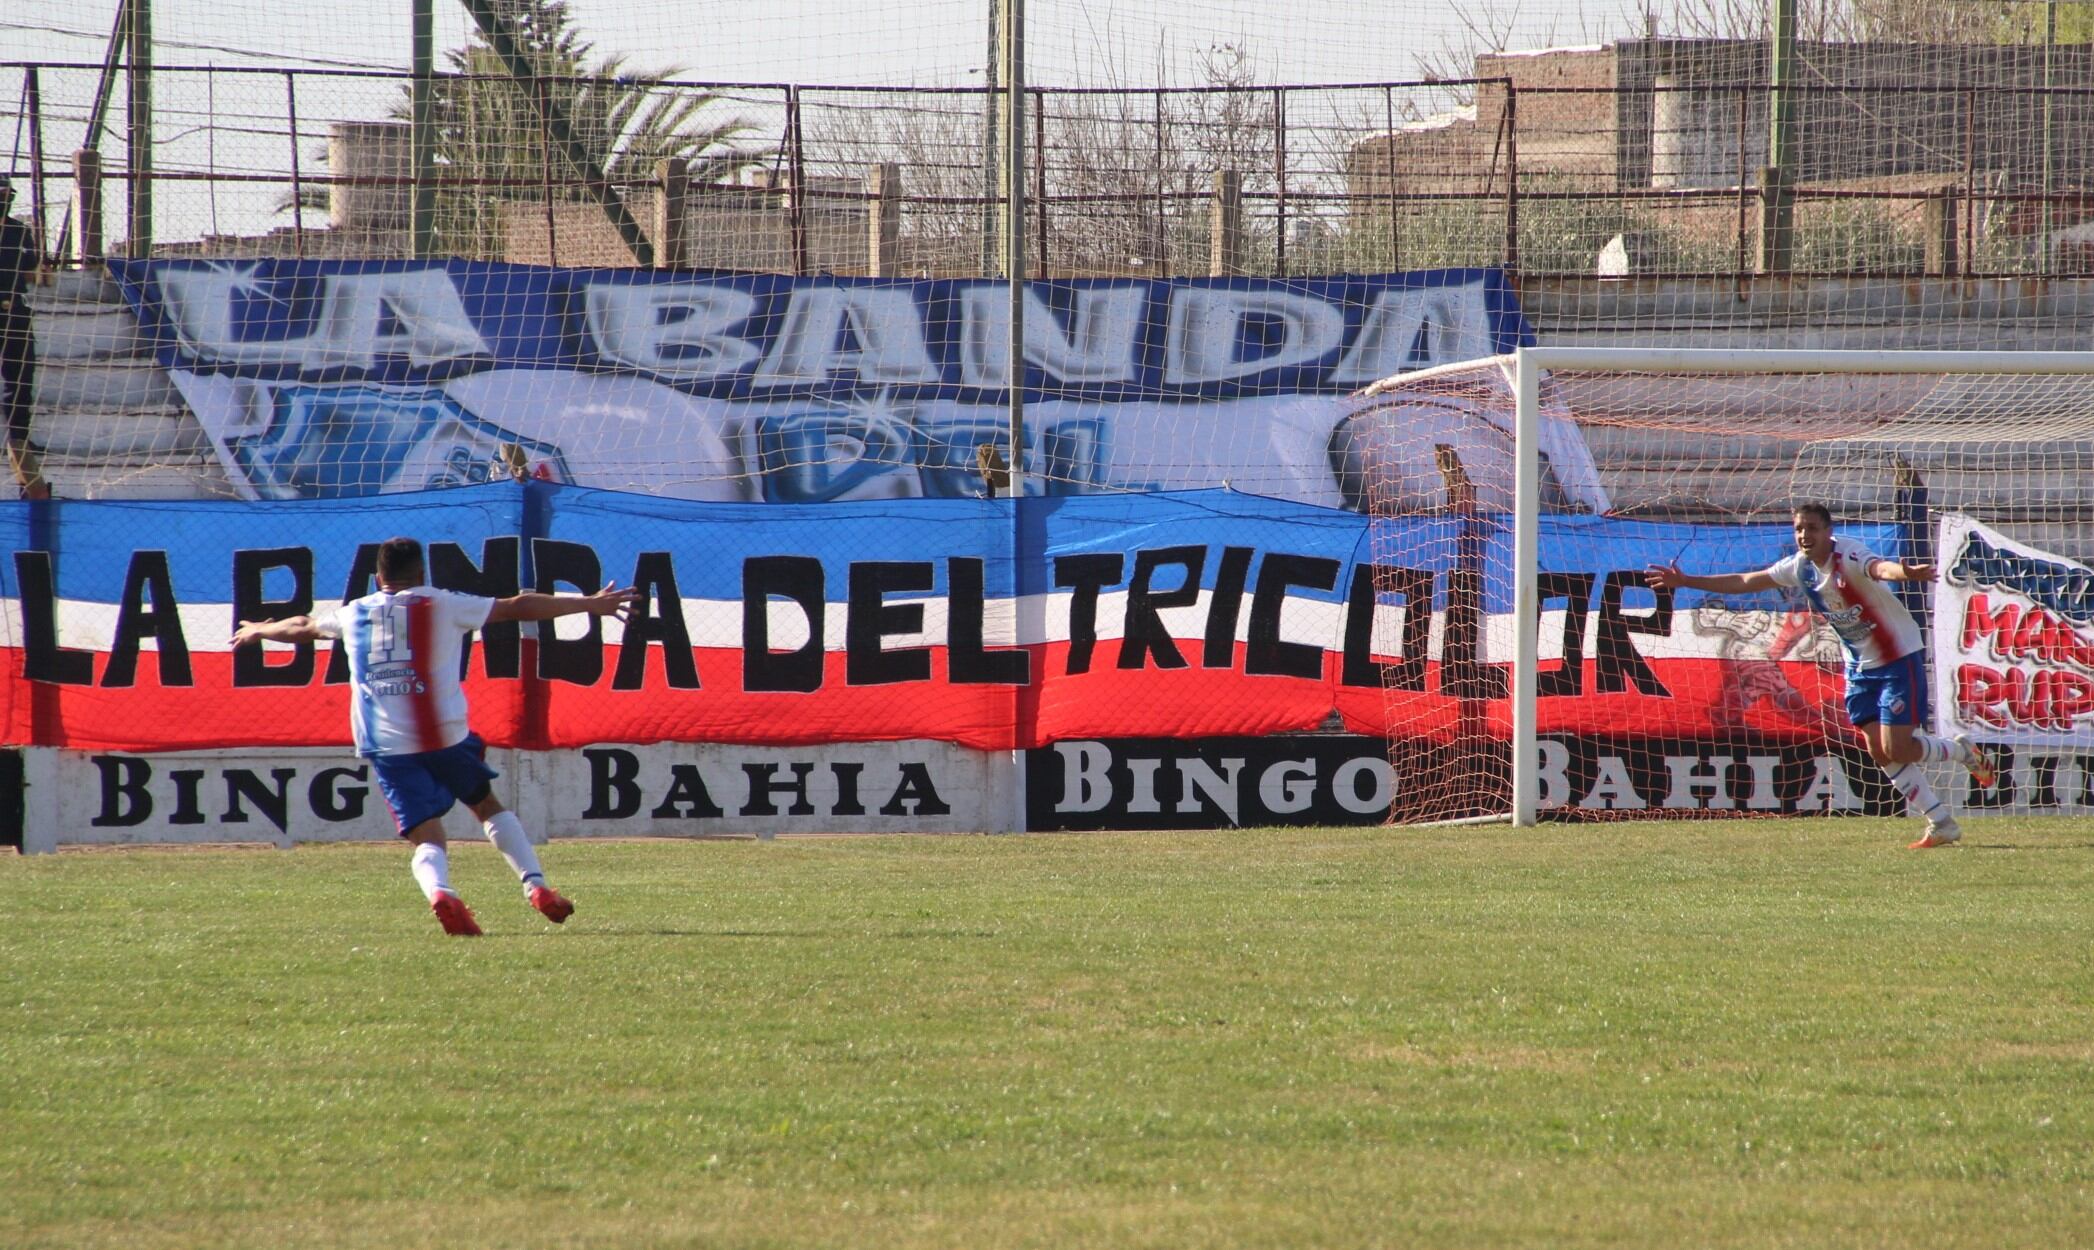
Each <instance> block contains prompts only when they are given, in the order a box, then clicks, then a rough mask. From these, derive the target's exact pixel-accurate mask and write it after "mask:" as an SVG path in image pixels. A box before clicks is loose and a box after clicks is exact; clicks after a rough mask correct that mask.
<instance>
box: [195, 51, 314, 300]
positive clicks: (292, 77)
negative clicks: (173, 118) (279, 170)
mask: <svg viewBox="0 0 2094 1250" xmlns="http://www.w3.org/2000/svg"><path fill="white" fill-rule="evenodd" d="M284 111H285V113H286V114H287V115H288V117H289V120H290V124H291V238H292V239H293V240H294V241H295V242H296V244H297V248H298V259H300V260H304V259H305V175H304V171H302V170H301V169H300V168H299V165H298V71H296V70H289V69H287V70H285V71H284ZM212 112H213V115H214V116H215V115H216V112H217V110H216V109H213V110H212Z"/></svg>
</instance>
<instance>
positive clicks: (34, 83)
mask: <svg viewBox="0 0 2094 1250" xmlns="http://www.w3.org/2000/svg"><path fill="white" fill-rule="evenodd" d="M23 92H24V94H25V95H27V96H28V99H27V100H26V101H25V102H24V107H25V108H26V109H27V110H28V112H29V213H30V218H29V221H30V226H31V228H32V229H33V230H34V232H35V234H36V255H37V258H38V260H39V261H41V262H42V263H44V264H47V265H48V264H50V263H51V259H52V258H51V250H50V248H48V247H47V246H45V245H46V244H47V243H49V242H50V240H49V239H48V238H47V237H46V233H47V232H46V231H45V229H44V91H43V84H42V81H41V80H40V79H39V78H38V77H37V72H36V66H34V65H32V66H30V67H29V70H28V81H27V82H26V83H24V84H23Z"/></svg>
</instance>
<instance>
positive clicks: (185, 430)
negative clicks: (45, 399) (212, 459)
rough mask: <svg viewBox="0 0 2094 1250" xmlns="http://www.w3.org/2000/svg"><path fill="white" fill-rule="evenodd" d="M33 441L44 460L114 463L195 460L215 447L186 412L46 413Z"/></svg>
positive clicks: (180, 409)
mask: <svg viewBox="0 0 2094 1250" xmlns="http://www.w3.org/2000/svg"><path fill="white" fill-rule="evenodd" d="M29 441H30V442H31V443H32V444H33V445H34V446H35V447H36V448H37V449H38V450H39V451H40V452H42V453H43V455H44V456H46V457H50V456H65V457H70V458H73V459H79V460H110V461H125V460H137V459H140V458H143V459H147V460H151V459H155V458H165V457H167V456H195V455H199V454H202V453H204V452H208V451H209V450H210V446H211V440H210V438H209V436H208V435H206V434H205V433H204V429H203V427H202V426H200V425H198V424H197V423H196V418H194V417H192V416H190V415H189V413H188V412H187V411H186V410H184V409H182V408H152V409H133V410H125V411H119V412H95V411H76V412H45V413H43V414H41V415H39V416H38V417H37V420H36V424H35V426H34V428H33V429H32V430H31V431H30V438H29Z"/></svg>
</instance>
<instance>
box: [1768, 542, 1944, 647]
mask: <svg viewBox="0 0 2094 1250" xmlns="http://www.w3.org/2000/svg"><path fill="white" fill-rule="evenodd" d="M1882 558H1883V557H1882V556H1879V555H1876V554H1875V553H1873V552H1871V551H1870V550H1869V549H1868V548H1866V547H1864V546H1862V545H1861V544H1860V543H1858V542H1854V541H1853V540H1851V539H1846V538H1835V539H1833V540H1832V556H1831V558H1830V559H1829V560H1827V561H1826V562H1825V563H1824V564H1812V563H1811V561H1810V557H1809V556H1807V555H1805V554H1804V553H1802V552H1801V551H1798V552H1797V553H1796V554H1794V555H1792V556H1790V557H1789V558H1788V559H1786V560H1782V561H1780V562H1778V563H1776V564H1774V565H1772V566H1770V567H1769V568H1768V569H1767V573H1768V574H1769V575H1770V576H1772V577H1773V578H1774V580H1775V582H1777V583H1778V584H1780V585H1783V586H1792V587H1795V588H1796V589H1798V590H1801V591H1802V592H1803V594H1804V597H1805V598H1807V599H1809V600H1810V606H1811V607H1813V608H1815V609H1816V610H1817V612H1818V614H1819V615H1821V616H1823V617H1824V618H1825V619H1826V620H1827V621H1829V622H1831V624H1832V632H1833V633H1835V634H1838V635H1839V639H1840V642H1841V643H1842V644H1843V645H1845V647H1846V648H1847V671H1848V672H1850V673H1852V672H1861V671H1865V670H1868V669H1877V668H1882V667H1883V666H1884V665H1886V664H1889V663H1892V662H1894V661H1897V660H1902V659H1904V658H1905V657H1906V656H1908V655H1913V654H1916V653H1917V652H1918V651H1919V650H1920V647H1921V642H1922V640H1921V637H1920V627H1919V622H1917V621H1915V620H1913V619H1912V613H1910V612H1908V611H1906V610H1905V605H1904V604H1903V603H1900V602H1899V601H1898V596H1897V594H1896V592H1894V591H1892V590H1891V588H1890V587H1888V586H1886V585H1884V584H1883V583H1882V582H1879V581H1877V580H1876V579H1875V578H1874V577H1872V576H1870V574H1869V566H1870V565H1872V564H1874V563H1876V561H1878V560H1880V559H1882Z"/></svg>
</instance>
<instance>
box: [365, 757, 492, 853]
mask: <svg viewBox="0 0 2094 1250" xmlns="http://www.w3.org/2000/svg"><path fill="white" fill-rule="evenodd" d="M371 768H372V770H373V771H374V772H376V773H377V774H378V790H379V792H380V793H381V794H383V795H385V805H386V806H387V807H389V808H391V809H393V821H394V823H395V824H397V825H399V826H400V835H401V836H402V837H405V836H406V835H407V831H408V830H409V829H412V828H414V827H415V826H416V825H419V824H421V823H422V822H423V821H425V820H433V819H435V818H436V817H438V816H441V815H443V814H444V813H445V812H448V811H450V810H451V805H452V804H453V803H463V804H465V805H466V806H467V807H471V806H472V805H473V804H475V803H478V802H479V801H481V800H482V799H484V798H486V797H487V796H488V794H489V793H490V792H491V791H492V790H493V789H494V787H493V786H492V785H491V784H490V783H491V782H493V781H494V779H495V778H496V777H499V776H501V774H500V773H498V772H496V771H495V770H493V769H492V768H489V767H488V766H487V744H486V743H485V742H482V741H481V740H480V735H479V734H472V733H469V734H467V735H465V737H464V738H463V739H461V740H460V741H458V742H455V743H453V744H452V745H450V746H447V747H445V748H444V749H442V750H441V751H419V752H416V753H415V754H413V755H374V756H372V757H371Z"/></svg>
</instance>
